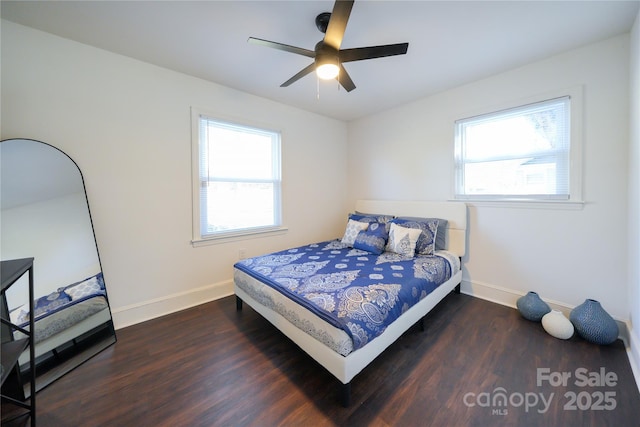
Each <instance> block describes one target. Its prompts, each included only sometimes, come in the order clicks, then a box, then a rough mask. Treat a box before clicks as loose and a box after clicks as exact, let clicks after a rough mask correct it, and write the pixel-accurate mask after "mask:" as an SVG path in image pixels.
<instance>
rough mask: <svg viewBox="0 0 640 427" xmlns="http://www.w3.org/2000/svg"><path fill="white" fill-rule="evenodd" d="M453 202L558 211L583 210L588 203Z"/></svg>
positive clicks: (472, 200) (539, 201)
mask: <svg viewBox="0 0 640 427" xmlns="http://www.w3.org/2000/svg"><path fill="white" fill-rule="evenodd" d="M451 201H453V202H464V203H466V204H467V206H477V207H494V208H514V209H558V210H582V209H583V208H584V205H585V204H586V202H584V201H579V202H578V201H569V200H480V199H452V200H451Z"/></svg>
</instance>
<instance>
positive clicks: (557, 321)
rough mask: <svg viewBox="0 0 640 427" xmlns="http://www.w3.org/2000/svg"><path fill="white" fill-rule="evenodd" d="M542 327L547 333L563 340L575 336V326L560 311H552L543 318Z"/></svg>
mask: <svg viewBox="0 0 640 427" xmlns="http://www.w3.org/2000/svg"><path fill="white" fill-rule="evenodd" d="M542 327H543V328H544V330H545V331H547V333H548V334H549V335H551V336H553V337H556V338H559V339H561V340H568V339H569V338H571V337H572V336H573V331H574V329H573V324H572V323H571V322H570V321H569V319H567V318H566V317H565V316H564V314H562V312H561V311H559V310H551V311H550V312H549V313H547V314H545V315H544V316H543V317H542Z"/></svg>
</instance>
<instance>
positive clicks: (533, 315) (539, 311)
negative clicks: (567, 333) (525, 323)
mask: <svg viewBox="0 0 640 427" xmlns="http://www.w3.org/2000/svg"><path fill="white" fill-rule="evenodd" d="M516 307H518V311H519V312H520V314H521V315H522V317H524V318H525V319H527V320H531V321H534V322H539V321H540V320H542V316H544V315H545V314H547V313H548V312H550V311H551V307H549V305H548V304H547V303H546V302H544V301H542V299H540V296H538V294H537V293H536V292H533V291H530V292H528V293H527V294H526V295H523V296H521V297H520V298H518V301H516Z"/></svg>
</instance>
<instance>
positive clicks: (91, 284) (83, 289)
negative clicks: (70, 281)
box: [64, 276, 102, 301]
mask: <svg viewBox="0 0 640 427" xmlns="http://www.w3.org/2000/svg"><path fill="white" fill-rule="evenodd" d="M64 292H65V293H66V294H67V295H69V296H70V297H71V301H75V300H77V299H80V298H84V297H88V296H89V295H94V294H101V293H102V289H101V288H100V283H98V280H97V279H96V276H93V277H89V278H88V279H86V280H84V281H82V282H80V283H77V284H75V285H72V286H67V287H66V288H64Z"/></svg>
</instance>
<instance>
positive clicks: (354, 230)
mask: <svg viewBox="0 0 640 427" xmlns="http://www.w3.org/2000/svg"><path fill="white" fill-rule="evenodd" d="M368 227H369V223H368V222H360V221H355V220H353V219H350V220H349V222H348V223H347V229H346V230H345V232H344V236H343V237H342V243H344V244H345V245H349V246H353V243H354V242H355V241H356V237H357V236H358V233H359V232H361V231H362V230H366V229H367V228H368Z"/></svg>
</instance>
